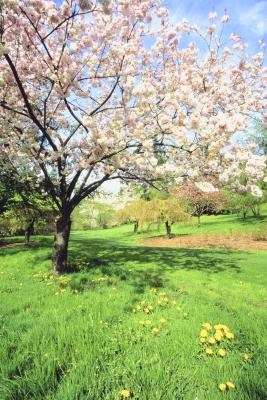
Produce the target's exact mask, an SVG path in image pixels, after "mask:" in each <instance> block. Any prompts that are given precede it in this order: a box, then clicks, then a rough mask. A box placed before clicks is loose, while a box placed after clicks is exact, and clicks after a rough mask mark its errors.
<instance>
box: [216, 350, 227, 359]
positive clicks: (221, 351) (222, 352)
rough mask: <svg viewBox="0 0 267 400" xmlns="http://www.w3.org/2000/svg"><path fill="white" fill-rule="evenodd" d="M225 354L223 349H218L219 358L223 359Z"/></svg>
mask: <svg viewBox="0 0 267 400" xmlns="http://www.w3.org/2000/svg"><path fill="white" fill-rule="evenodd" d="M225 354H226V351H225V350H224V349H219V350H218V355H219V356H221V357H224V356H225Z"/></svg>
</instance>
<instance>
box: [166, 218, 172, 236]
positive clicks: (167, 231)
mask: <svg viewBox="0 0 267 400" xmlns="http://www.w3.org/2000/svg"><path fill="white" fill-rule="evenodd" d="M165 226H166V234H167V237H168V238H169V239H171V237H172V234H171V225H170V224H169V221H166V222H165Z"/></svg>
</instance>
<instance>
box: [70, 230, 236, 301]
mask: <svg viewBox="0 0 267 400" xmlns="http://www.w3.org/2000/svg"><path fill="white" fill-rule="evenodd" d="M70 247H71V248H70V261H71V263H73V264H72V265H75V263H76V260H77V263H76V265H77V264H79V260H84V261H83V268H82V271H83V272H92V270H96V269H97V270H98V271H99V272H100V273H102V274H103V275H105V276H109V277H116V278H118V279H120V280H122V281H127V282H128V283H129V284H130V285H132V286H133V287H134V290H135V291H136V292H138V293H142V292H144V290H145V287H147V286H149V287H158V288H159V287H164V286H165V284H166V282H167V281H168V279H169V273H172V272H175V271H177V270H186V271H189V272H190V271H202V272H205V273H207V274H217V273H221V272H223V271H226V270H228V271H229V270H232V271H234V272H235V273H239V272H240V267H239V266H238V260H239V259H240V252H239V254H238V252H235V251H230V250H223V249H214V250H211V249H181V248H179V249H174V248H162V247H142V246H130V245H122V244H118V242H115V241H112V240H107V239H106V240H102V239H90V241H88V240H86V239H84V240H83V239H80V238H75V237H74V238H72V240H71V246H70ZM77 271H80V270H79V265H78V268H77ZM71 272H75V268H74V269H72V271H71Z"/></svg>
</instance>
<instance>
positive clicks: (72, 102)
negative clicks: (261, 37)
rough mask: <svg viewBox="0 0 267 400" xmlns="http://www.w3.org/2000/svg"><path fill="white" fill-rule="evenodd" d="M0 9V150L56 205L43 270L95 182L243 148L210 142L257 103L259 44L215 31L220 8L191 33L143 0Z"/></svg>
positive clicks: (59, 255) (206, 167) (188, 168)
mask: <svg viewBox="0 0 267 400" xmlns="http://www.w3.org/2000/svg"><path fill="white" fill-rule="evenodd" d="M1 12H2V17H1V20H2V23H1V31H0V71H1V76H0V107H1V114H0V133H1V135H0V155H1V157H2V159H5V158H8V159H9V161H10V162H12V165H14V167H15V168H16V169H17V171H18V173H20V170H21V168H22V167H23V166H24V165H25V166H27V168H28V169H31V170H32V171H34V172H35V175H36V177H37V178H38V179H39V180H40V181H42V182H43V187H45V190H46V192H47V193H48V194H49V196H50V197H51V198H52V200H53V203H54V205H55V207H56V208H57V210H58V214H59V217H58V220H57V222H56V235H55V241H54V252H53V257H52V258H53V269H54V271H55V273H60V272H64V271H65V270H66V269H67V249H68V241H69V234H70V228H71V214H72V212H73V210H74V209H75V207H76V206H77V205H78V204H79V203H80V202H81V201H82V200H83V199H85V198H86V197H87V196H88V195H90V194H91V193H93V192H94V191H95V190H97V189H98V188H99V187H100V186H101V185H102V184H103V183H104V182H106V181H108V180H112V179H122V180H142V181H145V182H151V181H152V180H154V179H156V178H157V177H158V176H159V175H160V176H164V175H166V176H169V175H168V174H169V173H171V174H173V177H174V178H175V177H178V178H181V177H183V176H188V177H189V178H192V179H198V180H199V177H200V176H201V177H202V176H204V177H205V176H210V175H212V174H220V173H221V171H227V172H229V171H230V169H231V168H230V166H231V165H233V164H236V163H238V160H239V159H240V158H242V159H243V158H244V153H245V154H246V155H247V157H248V158H249V156H250V152H251V151H250V148H249V147H245V146H244V145H243V144H242V145H241V144H240V145H239V146H238V145H237V144H235V148H234V149H236V148H237V147H238V152H237V151H235V159H234V161H232V160H231V158H230V157H225V156H224V154H225V152H224V151H222V150H223V149H225V147H226V146H227V145H229V149H228V153H230V154H231V153H232V152H233V151H234V150H233V146H232V147H231V143H232V142H231V139H232V136H233V134H234V133H235V132H237V131H238V132H241V131H243V132H245V130H246V127H247V126H248V123H249V116H250V115H251V114H253V115H255V114H257V113H261V111H262V110H263V104H262V99H263V95H262V92H263V84H262V79H261V77H262V65H263V55H262V53H258V54H256V55H255V56H254V57H253V58H251V59H250V58H249V57H247V56H246V55H245V51H244V50H245V46H244V43H243V42H242V41H241V39H240V38H239V37H238V36H237V35H232V36H231V41H232V43H231V44H230V46H228V47H224V44H223V43H224V41H218V37H220V35H221V25H224V24H225V23H227V21H228V19H229V17H228V16H227V15H225V16H223V17H222V20H221V23H219V26H220V27H219V31H217V30H216V27H215V25H216V18H217V15H216V13H211V14H210V15H209V19H210V21H211V22H210V24H209V26H208V29H207V32H206V33H203V32H201V31H199V30H198V28H196V26H195V24H193V25H190V24H189V22H188V21H185V20H184V21H182V22H181V23H178V24H176V25H175V26H173V25H171V23H170V21H169V19H168V11H167V10H166V9H165V8H164V7H162V5H161V4H160V1H156V2H155V1H154V0H142V1H141V0H133V1H131V2H125V0H110V1H109V2H106V1H101V2H100V1H96V2H90V1H82V0H80V1H76V0H71V1H69V0H68V1H67V0H64V1H62V2H61V4H60V5H57V4H56V2H52V1H45V0H39V1H38V2H35V1H32V2H29V1H27V0H21V1H19V2H10V1H9V0H3V1H2V2H1ZM152 21H154V22H155V23H156V24H157V26H158V27H159V29H158V32H157V33H155V30H154V32H153V34H152V30H151V26H152V28H153V27H154V24H152V25H151V22H152ZM183 34H186V37H187V39H186V40H185V41H184V40H181V36H182V35H183ZM188 35H191V38H192V39H191V40H192V41H191V42H190V39H189V40H188ZM189 37H190V36H189ZM144 38H146V39H147V38H150V40H149V41H146V43H145V39H144ZM199 40H204V43H205V44H206V45H207V52H206V53H205V54H204V52H203V51H202V50H201V51H199V50H198V45H199V47H201V49H202V48H203V43H202V44H199V43H196V41H199ZM148 43H151V44H152V45H151V47H150V48H148ZM240 135H241V134H240ZM161 149H164V151H163V153H162V151H161ZM160 151H161V153H160V154H159V156H157V154H158V153H159V152H160ZM222 167H223V168H222ZM252 172H253V171H252ZM229 175H231V176H233V171H232V172H231V174H230V173H229ZM251 179H252V181H253V173H252V178H251Z"/></svg>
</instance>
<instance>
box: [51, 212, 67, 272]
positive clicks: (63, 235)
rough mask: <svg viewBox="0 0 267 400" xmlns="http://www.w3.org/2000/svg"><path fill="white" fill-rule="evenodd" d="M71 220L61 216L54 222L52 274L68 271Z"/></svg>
mask: <svg viewBox="0 0 267 400" xmlns="http://www.w3.org/2000/svg"><path fill="white" fill-rule="evenodd" d="M70 228H71V220H70V216H69V215H61V216H60V217H59V218H58V220H57V221H56V233H55V236H54V249H53V255H52V267H53V272H54V274H60V273H63V272H66V271H67V269H68V245H69V237H70Z"/></svg>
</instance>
